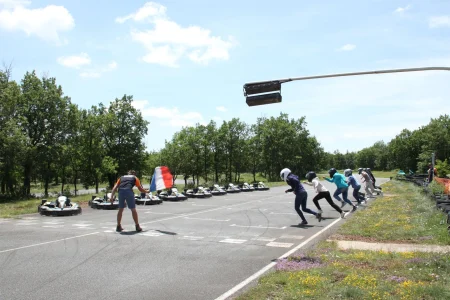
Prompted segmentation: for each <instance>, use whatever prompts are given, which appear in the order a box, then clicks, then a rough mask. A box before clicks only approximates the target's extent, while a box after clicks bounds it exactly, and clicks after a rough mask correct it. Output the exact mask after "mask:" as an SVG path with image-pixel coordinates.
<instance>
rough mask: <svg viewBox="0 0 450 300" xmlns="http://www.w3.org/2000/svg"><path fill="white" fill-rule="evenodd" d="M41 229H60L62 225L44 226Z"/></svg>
mask: <svg viewBox="0 0 450 300" xmlns="http://www.w3.org/2000/svg"><path fill="white" fill-rule="evenodd" d="M42 227H44V228H61V227H64V225H44V226H42Z"/></svg>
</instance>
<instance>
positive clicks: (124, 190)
mask: <svg viewBox="0 0 450 300" xmlns="http://www.w3.org/2000/svg"><path fill="white" fill-rule="evenodd" d="M134 186H136V187H137V188H138V189H139V191H141V192H142V193H149V191H148V190H146V189H144V188H143V187H142V185H141V182H140V180H139V178H137V177H136V172H135V171H133V170H130V171H128V175H124V176H122V177H120V178H119V179H118V180H117V182H116V184H115V185H114V188H113V189H112V191H111V202H113V201H114V194H115V193H116V191H117V190H119V211H118V212H117V227H116V231H117V232H121V231H123V228H122V225H121V223H122V213H123V210H124V209H125V202H126V203H127V205H128V208H129V209H130V210H131V215H132V216H133V220H134V223H135V226H136V231H137V232H140V231H142V228H141V226H139V220H138V214H137V211H136V202H135V199H134V192H133V187H134Z"/></svg>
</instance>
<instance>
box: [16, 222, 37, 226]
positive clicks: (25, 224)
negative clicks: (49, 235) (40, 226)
mask: <svg viewBox="0 0 450 300" xmlns="http://www.w3.org/2000/svg"><path fill="white" fill-rule="evenodd" d="M36 224H37V223H17V224H16V225H23V226H28V225H36Z"/></svg>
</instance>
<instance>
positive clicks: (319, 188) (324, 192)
mask: <svg viewBox="0 0 450 300" xmlns="http://www.w3.org/2000/svg"><path fill="white" fill-rule="evenodd" d="M305 177H306V179H307V180H308V181H305V183H306V184H308V185H312V186H313V187H314V190H315V191H316V193H317V195H316V196H315V197H314V199H313V203H314V205H315V206H316V207H317V209H318V210H319V214H320V216H321V217H322V213H323V211H322V208H321V207H320V205H319V200H320V199H323V198H325V200H327V202H328V204H330V205H331V207H332V208H334V209H335V210H336V211H337V212H338V213H340V214H341V218H342V219H343V218H345V217H346V216H347V215H348V214H349V213H348V212H347V213H345V212H343V211H342V209H340V208H339V206H337V205H336V204H335V203H334V202H333V199H331V194H330V191H328V189H327V188H326V187H324V186H323V184H322V183H320V181H319V177H317V175H316V173H315V172H314V171H310V172H308V173H307V174H306V176H305Z"/></svg>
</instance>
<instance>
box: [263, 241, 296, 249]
mask: <svg viewBox="0 0 450 300" xmlns="http://www.w3.org/2000/svg"><path fill="white" fill-rule="evenodd" d="M292 245H294V244H292V243H277V242H270V243H268V244H266V246H268V247H281V248H290V247H292Z"/></svg>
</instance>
